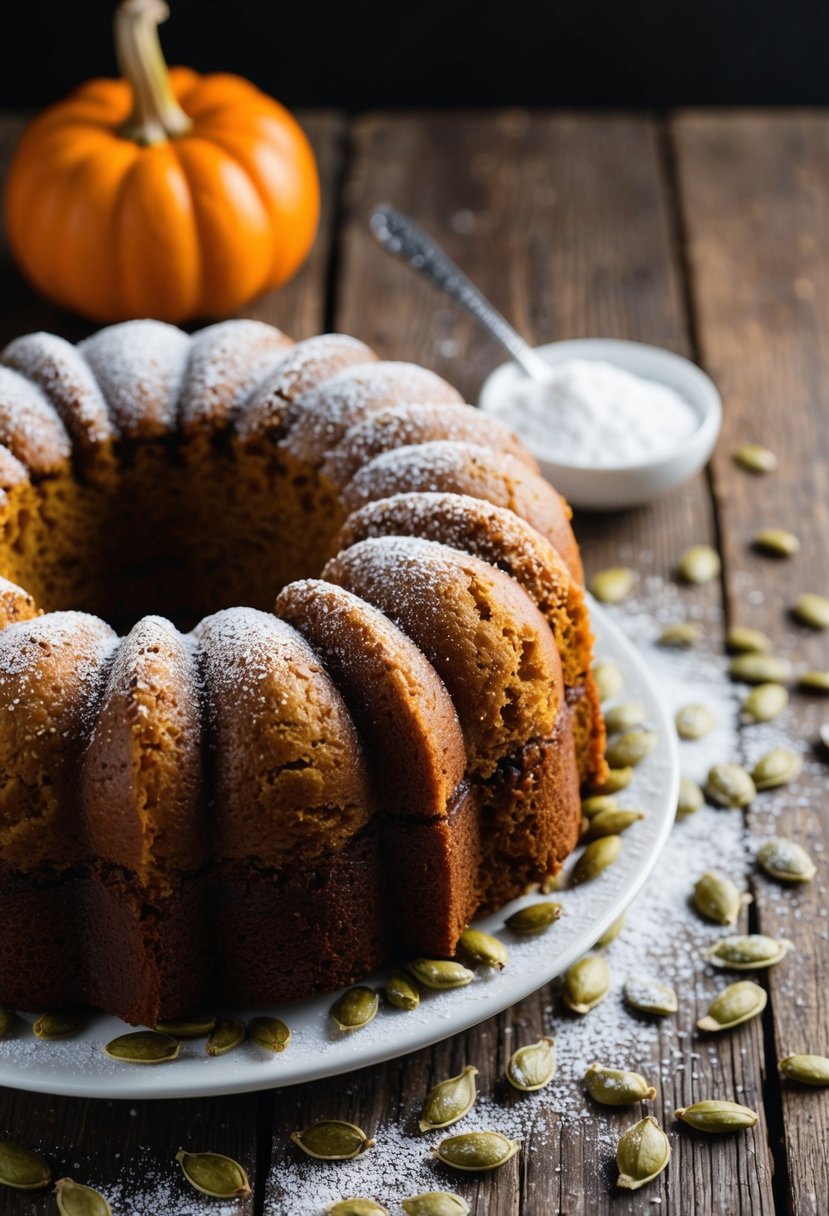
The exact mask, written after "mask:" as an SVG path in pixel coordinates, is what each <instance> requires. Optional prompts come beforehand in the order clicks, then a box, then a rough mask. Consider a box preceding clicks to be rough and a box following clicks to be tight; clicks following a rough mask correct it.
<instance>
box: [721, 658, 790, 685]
mask: <svg viewBox="0 0 829 1216" xmlns="http://www.w3.org/2000/svg"><path fill="white" fill-rule="evenodd" d="M728 673H729V675H730V676H731V677H732V679H734V680H742V682H743V683H744V684H780V683H782V681H783V680H788V679H789V677H790V676H791V674H792V668H791V664H790V663H789V662H788V660H787V659H781V658H780V656H779V655H776V654H755V653H750V654H735V656H734V658H733V659H732V660H731V662H730V663H729V665H728Z"/></svg>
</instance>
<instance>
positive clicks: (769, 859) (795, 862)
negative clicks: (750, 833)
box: [757, 836, 817, 882]
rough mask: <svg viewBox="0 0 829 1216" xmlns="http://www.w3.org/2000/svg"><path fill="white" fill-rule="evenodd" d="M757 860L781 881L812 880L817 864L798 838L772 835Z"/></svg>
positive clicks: (771, 875)
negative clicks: (798, 841)
mask: <svg viewBox="0 0 829 1216" xmlns="http://www.w3.org/2000/svg"><path fill="white" fill-rule="evenodd" d="M757 861H758V863H759V864H760V866H761V867H762V868H763V869H764V870H765V871H766V873H767V874H768V875H769V876H770V877H771V878H776V879H778V880H779V881H780V882H811V881H812V879H813V878H814V876H815V874H817V866H816V865H815V863H814V862H813V861H812V859H811V857H810V856H809V854H808V853H807V852H806V850H805V849H804V848H803V846H802V845H800V844H798V843H797V841H796V840H787V839H786V838H785V837H784V836H772V837H771V838H770V839H769V840H765V841H764V842H763V843H762V844H761V846H760V848H759V850H758V853H757Z"/></svg>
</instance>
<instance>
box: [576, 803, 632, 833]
mask: <svg viewBox="0 0 829 1216" xmlns="http://www.w3.org/2000/svg"><path fill="white" fill-rule="evenodd" d="M644 818H645V812H644V811H634V810H629V809H626V808H625V807H618V808H617V809H616V810H615V811H600V812H599V814H598V815H594V816H593V818H592V819H588V820H587V826H586V828H585V831H584V839H585V840H599V839H601V837H603V836H618V835H619V834H620V833H621V832H625V831H627V829H628V828H629V827H631V826H632V825H633V824H634V823H638V822H639V820H640V819H644Z"/></svg>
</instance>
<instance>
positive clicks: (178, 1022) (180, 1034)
mask: <svg viewBox="0 0 829 1216" xmlns="http://www.w3.org/2000/svg"><path fill="white" fill-rule="evenodd" d="M215 1025H216V1019H215V1018H213V1017H204V1018H198V1017H195V1018H170V1020H169V1021H167V1022H156V1025H155V1029H156V1030H157V1031H158V1033H159V1034H169V1035H170V1036H171V1037H172V1038H174V1039H201V1038H204V1036H205V1035H208V1034H210V1032H211V1030H213V1028H214V1027H215Z"/></svg>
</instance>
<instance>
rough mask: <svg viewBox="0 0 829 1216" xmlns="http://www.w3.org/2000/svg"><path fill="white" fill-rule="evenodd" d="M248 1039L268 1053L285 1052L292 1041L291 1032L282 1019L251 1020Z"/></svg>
mask: <svg viewBox="0 0 829 1216" xmlns="http://www.w3.org/2000/svg"><path fill="white" fill-rule="evenodd" d="M248 1038H249V1039H250V1041H251V1043H255V1044H256V1046H257V1047H263V1048H264V1049H265V1050H266V1051H274V1052H276V1051H284V1050H285V1048H286V1047H287V1046H288V1044H289V1043H290V1041H291V1031H290V1028H289V1027H288V1026H286V1025H285V1023H284V1022H283V1021H282V1020H281V1019H280V1018H269V1017H258V1018H251V1019H250V1021H249V1022H248Z"/></svg>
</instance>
